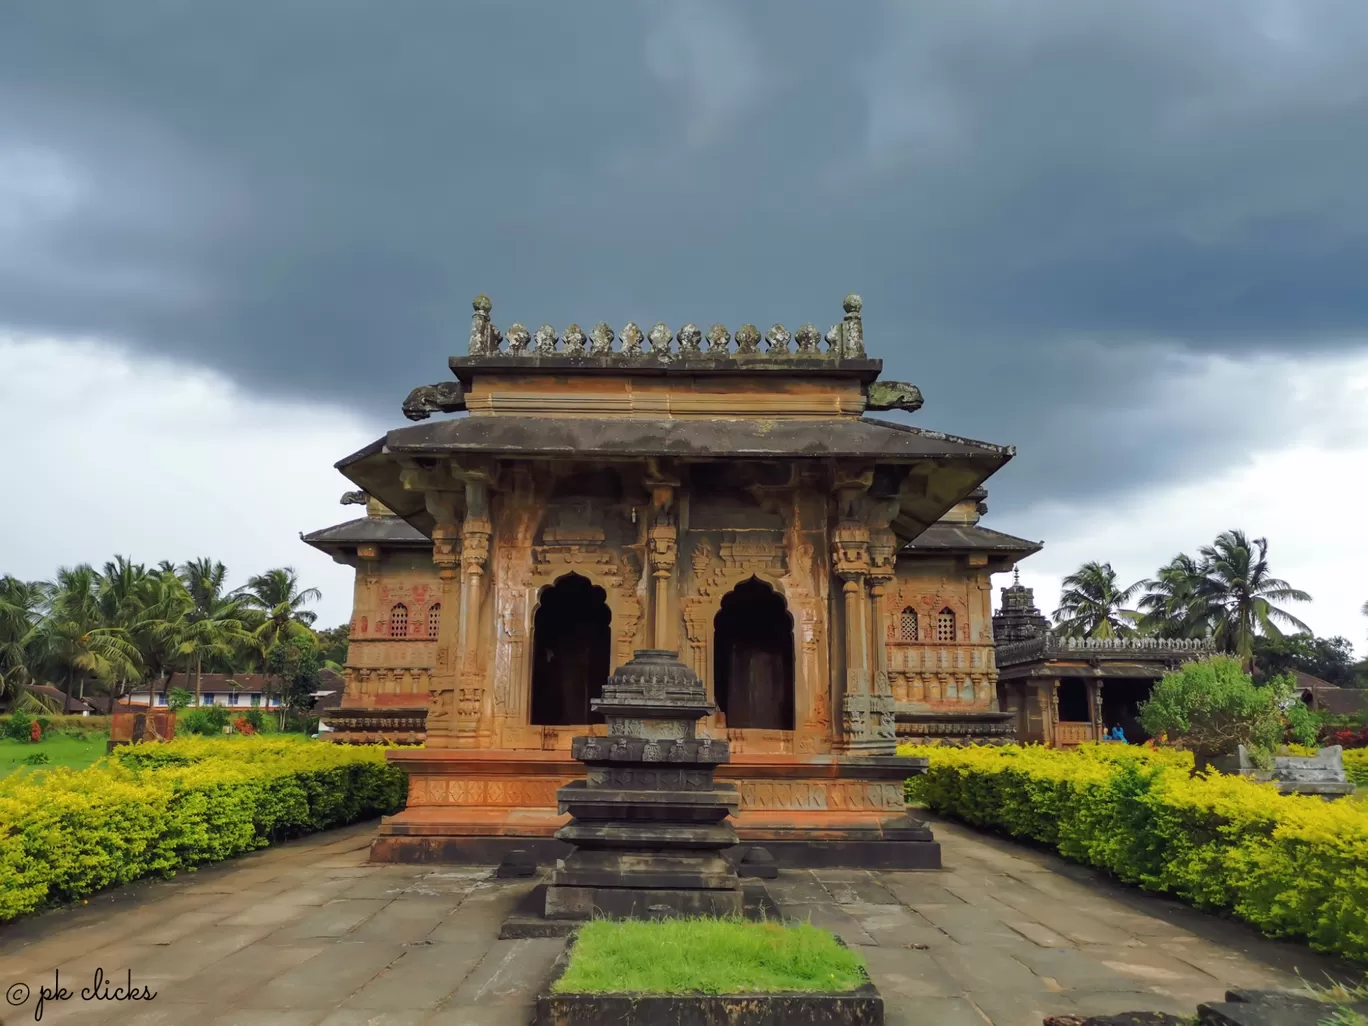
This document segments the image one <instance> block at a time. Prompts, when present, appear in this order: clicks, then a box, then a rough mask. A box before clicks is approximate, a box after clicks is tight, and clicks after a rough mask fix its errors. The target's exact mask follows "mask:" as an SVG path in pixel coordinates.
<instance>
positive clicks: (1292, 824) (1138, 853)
mask: <svg viewBox="0 0 1368 1026" xmlns="http://www.w3.org/2000/svg"><path fill="white" fill-rule="evenodd" d="M904 752H905V754H911V755H920V756H925V757H928V758H929V759H930V760H931V764H930V769H929V771H928V772H927V774H926V775H925V776H923V777H920V778H916V784H915V787H914V789H913V790H914V791H915V795H916V797H918V798H920V799H922V800H924V801H925V802H926V803H927V804H928V805H929V806H930V807H931V808H932V809H934V810H936V811H937V812H941V813H944V814H947V815H950V816H954V817H955V818H957V819H962V820H964V821H965V822H967V823H972V824H975V825H977V826H984V827H990V828H992V829H995V830H1001V831H1003V832H1005V833H1008V834H1011V835H1013V836H1016V837H1025V838H1030V839H1031V840H1034V841H1038V842H1041V843H1043V844H1048V845H1050V846H1052V847H1054V848H1056V849H1058V851H1059V852H1060V853H1061V854H1062V855H1064V856H1066V857H1068V858H1071V859H1074V860H1076V861H1079V862H1084V863H1088V864H1090V865H1094V866H1098V867H1100V868H1102V869H1105V870H1107V871H1109V872H1111V873H1112V874H1114V875H1115V876H1117V877H1118V878H1120V879H1121V880H1124V881H1126V882H1127V883H1133V884H1139V885H1140V886H1141V887H1144V888H1146V889H1147V890H1153V891H1163V892H1167V893H1170V894H1173V895H1176V896H1177V897H1179V898H1182V899H1183V900H1184V901H1187V902H1190V903H1191V904H1193V905H1195V906H1197V907H1198V908H1202V909H1209V910H1213V911H1225V912H1230V913H1233V914H1234V915H1236V916H1238V917H1239V918H1241V919H1243V920H1245V921H1246V922H1248V923H1251V924H1252V925H1254V926H1255V927H1257V928H1258V929H1259V930H1262V931H1263V932H1264V933H1266V934H1268V935H1269V936H1272V937H1300V938H1304V939H1305V940H1307V941H1308V942H1309V943H1310V944H1311V946H1312V947H1313V948H1316V949H1317V950H1320V951H1328V952H1333V953H1334V954H1337V955H1340V956H1344V957H1347V958H1353V959H1358V960H1360V961H1368V809H1365V806H1364V805H1363V803H1361V802H1357V801H1354V800H1350V799H1346V800H1342V801H1336V802H1327V801H1324V800H1322V799H1320V798H1315V797H1306V796H1298V795H1280V794H1279V793H1278V791H1277V788H1276V787H1274V786H1273V785H1271V784H1257V783H1254V782H1252V781H1250V780H1247V779H1245V778H1243V777H1238V776H1222V775H1220V774H1214V773H1213V774H1204V775H1200V776H1191V775H1190V772H1191V771H1190V769H1189V766H1190V765H1191V764H1190V762H1188V761H1186V759H1187V757H1186V756H1184V755H1182V753H1173V752H1165V751H1162V750H1161V751H1158V752H1151V751H1149V750H1147V749H1144V748H1140V747H1136V746H1121V745H1115V746H1087V745H1085V746H1082V747H1081V748H1080V749H1078V750H1076V751H1058V750H1053V749H1046V748H1040V747H1037V746H1028V747H1025V748H1022V747H1017V746H1003V747H1001V748H987V747H970V748H940V747H937V748H919V749H905V750H904Z"/></svg>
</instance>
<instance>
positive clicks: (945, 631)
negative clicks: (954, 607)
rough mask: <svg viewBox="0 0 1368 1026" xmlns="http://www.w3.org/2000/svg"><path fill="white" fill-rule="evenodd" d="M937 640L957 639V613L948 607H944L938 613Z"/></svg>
mask: <svg viewBox="0 0 1368 1026" xmlns="http://www.w3.org/2000/svg"><path fill="white" fill-rule="evenodd" d="M936 640H937V641H954V640H955V614H954V613H953V612H951V611H950V610H948V609H942V610H941V611H940V612H939V613H937V614H936Z"/></svg>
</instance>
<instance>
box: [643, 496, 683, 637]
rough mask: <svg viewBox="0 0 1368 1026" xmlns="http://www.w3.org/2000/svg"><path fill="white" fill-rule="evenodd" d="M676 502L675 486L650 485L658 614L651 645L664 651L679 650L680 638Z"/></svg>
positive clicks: (649, 539)
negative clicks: (677, 609)
mask: <svg viewBox="0 0 1368 1026" xmlns="http://www.w3.org/2000/svg"><path fill="white" fill-rule="evenodd" d="M673 505H674V485H673V484H672V483H662V482H655V483H653V484H652V486H651V509H652V522H651V526H650V528H649V529H648V531H647V534H646V540H647V551H648V552H649V555H650V563H651V577H652V579H653V580H654V582H655V587H654V589H653V590H654V594H653V596H652V601H653V603H654V605H655V616H654V618H653V620H652V626H651V637H652V639H653V641H652V647H653V648H656V649H659V650H661V651H665V652H678V651H679V639H678V638H677V637H676V635H677V634H678V630H677V629H676V623H677V620H678V616H677V614H676V610H675V602H674V598H675V582H674V569H675V564H676V563H677V562H678V558H679V532H678V529H677V528H676V527H675V522H674V517H673V516H672V514H671V512H670V510H671V507H672V506H673Z"/></svg>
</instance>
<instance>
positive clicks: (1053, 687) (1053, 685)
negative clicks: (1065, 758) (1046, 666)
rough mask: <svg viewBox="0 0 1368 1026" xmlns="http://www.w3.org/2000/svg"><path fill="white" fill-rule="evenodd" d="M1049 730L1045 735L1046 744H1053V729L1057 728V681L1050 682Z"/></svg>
mask: <svg viewBox="0 0 1368 1026" xmlns="http://www.w3.org/2000/svg"><path fill="white" fill-rule="evenodd" d="M1049 713H1050V716H1049V728H1048V730H1047V731H1046V734H1045V741H1046V743H1047V744H1054V740H1055V728H1056V727H1057V726H1059V681H1057V680H1052V681H1050V707H1049Z"/></svg>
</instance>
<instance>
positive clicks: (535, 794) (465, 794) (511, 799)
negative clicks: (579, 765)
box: [408, 774, 563, 808]
mask: <svg viewBox="0 0 1368 1026" xmlns="http://www.w3.org/2000/svg"><path fill="white" fill-rule="evenodd" d="M562 783H563V782H562V781H559V780H556V779H555V778H546V779H526V778H523V779H518V778H508V779H478V778H477V779H465V778H460V777H448V776H429V775H423V774H415V775H414V776H413V777H411V778H410V780H409V798H408V803H409V805H411V806H414V805H491V806H496V807H514V808H546V807H548V806H554V805H555V804H556V789H557V788H558V787H559V786H561V784H562Z"/></svg>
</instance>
